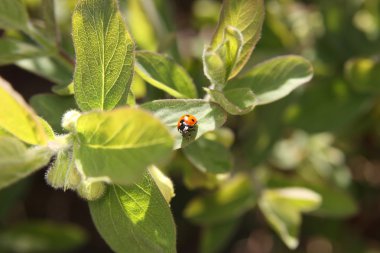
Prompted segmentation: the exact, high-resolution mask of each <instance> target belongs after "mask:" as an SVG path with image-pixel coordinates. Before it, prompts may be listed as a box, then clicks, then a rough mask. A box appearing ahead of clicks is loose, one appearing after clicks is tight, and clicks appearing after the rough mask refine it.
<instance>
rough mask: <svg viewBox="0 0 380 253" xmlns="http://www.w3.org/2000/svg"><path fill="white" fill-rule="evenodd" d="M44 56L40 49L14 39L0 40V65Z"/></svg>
mask: <svg viewBox="0 0 380 253" xmlns="http://www.w3.org/2000/svg"><path fill="white" fill-rule="evenodd" d="M43 55H46V53H45V52H44V51H42V49H40V48H38V47H35V46H33V45H31V44H28V43H25V42H22V41H18V40H15V39H8V38H2V39H0V65H6V64H12V63H14V62H16V61H18V60H22V59H28V58H34V57H38V56H43Z"/></svg>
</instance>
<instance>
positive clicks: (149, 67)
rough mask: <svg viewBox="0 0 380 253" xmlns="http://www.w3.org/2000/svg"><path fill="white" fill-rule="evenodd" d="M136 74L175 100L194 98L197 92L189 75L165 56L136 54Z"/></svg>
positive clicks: (148, 53)
mask: <svg viewBox="0 0 380 253" xmlns="http://www.w3.org/2000/svg"><path fill="white" fill-rule="evenodd" d="M136 61H137V62H136V68H135V70H136V72H137V73H138V74H139V76H141V77H142V78H143V79H144V80H145V81H146V82H148V83H150V84H152V85H153V86H155V87H156V88H158V89H161V90H163V91H165V92H167V93H169V94H170V95H172V96H173V97H176V98H196V97H197V90H196V88H195V84H194V83H193V80H192V79H191V77H190V76H189V74H188V73H187V72H186V71H185V69H183V68H182V67H181V66H180V65H178V64H176V63H175V61H174V60H172V59H171V58H169V57H167V56H163V55H160V54H157V53H153V52H148V51H139V52H137V53H136Z"/></svg>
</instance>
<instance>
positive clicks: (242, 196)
mask: <svg viewBox="0 0 380 253" xmlns="http://www.w3.org/2000/svg"><path fill="white" fill-rule="evenodd" d="M255 204H256V193H255V191H254V189H253V185H252V182H251V180H250V179H249V177H247V176H246V175H243V174H240V175H237V176H235V177H234V178H232V179H231V180H230V181H228V182H225V183H223V187H221V188H220V189H219V190H218V191H216V192H214V193H212V194H209V195H206V196H204V197H196V198H194V199H193V200H191V201H190V203H188V205H187V206H186V208H185V211H184V215H185V217H187V218H189V219H190V220H191V221H193V222H195V223H197V224H216V223H220V222H224V221H228V220H234V219H236V218H237V217H239V216H240V215H242V214H244V212H246V211H247V210H249V209H252V208H253V207H254V206H255Z"/></svg>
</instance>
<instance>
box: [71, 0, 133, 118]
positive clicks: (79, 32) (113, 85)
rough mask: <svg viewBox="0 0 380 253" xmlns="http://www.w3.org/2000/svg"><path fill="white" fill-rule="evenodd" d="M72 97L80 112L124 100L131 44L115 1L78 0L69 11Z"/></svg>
mask: <svg viewBox="0 0 380 253" xmlns="http://www.w3.org/2000/svg"><path fill="white" fill-rule="evenodd" d="M73 40H74V47H75V52H76V66H75V73H74V86H75V99H76V100H77V103H78V106H79V108H80V109H82V110H83V111H89V110H92V109H101V110H109V109H112V108H114V107H115V106H117V105H120V104H123V103H125V101H126V100H127V95H128V91H129V87H130V83H131V81H132V75H133V64H134V43H133V41H132V38H131V36H130V35H129V33H128V31H127V29H126V27H125V24H124V21H123V19H122V17H121V15H120V13H119V10H118V7H117V2H116V0H88V1H84V0H81V1H79V2H78V5H77V6H76V8H75V10H74V14H73Z"/></svg>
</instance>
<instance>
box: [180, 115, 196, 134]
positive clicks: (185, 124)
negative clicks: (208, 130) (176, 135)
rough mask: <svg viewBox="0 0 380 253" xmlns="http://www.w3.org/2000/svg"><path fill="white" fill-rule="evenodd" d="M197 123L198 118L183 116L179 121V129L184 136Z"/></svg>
mask: <svg viewBox="0 0 380 253" xmlns="http://www.w3.org/2000/svg"><path fill="white" fill-rule="evenodd" d="M197 122H198V120H197V118H196V117H195V116H193V115H191V114H185V115H182V116H181V117H180V118H179V120H178V123H177V129H178V131H179V132H180V133H181V134H182V135H184V134H187V133H188V132H190V131H191V130H192V129H193V128H194V127H195V125H196V124H197Z"/></svg>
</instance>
